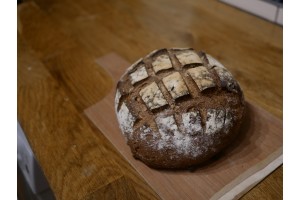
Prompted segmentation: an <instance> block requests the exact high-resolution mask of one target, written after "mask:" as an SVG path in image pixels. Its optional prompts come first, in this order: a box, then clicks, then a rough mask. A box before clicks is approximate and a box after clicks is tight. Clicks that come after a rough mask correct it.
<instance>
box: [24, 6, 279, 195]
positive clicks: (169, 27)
mask: <svg viewBox="0 0 300 200" xmlns="http://www.w3.org/2000/svg"><path fill="white" fill-rule="evenodd" d="M33 2H35V3H33ZM18 31H19V34H20V35H19V36H21V37H22V40H23V41H25V42H26V45H25V46H26V48H25V47H21V46H22V45H21V46H20V44H19V42H18V120H20V121H21V125H22V127H23V128H24V127H26V130H25V132H26V134H27V137H28V140H29V142H30V144H31V146H32V147H33V150H34V152H35V153H36V154H37V158H38V160H39V162H40V163H42V168H43V169H44V171H45V174H46V175H47V178H48V179H50V184H51V186H52V187H53V189H54V191H55V193H56V196H57V197H59V198H58V199H60V198H62V197H64V198H67V197H69V199H71V197H74V196H72V195H71V192H65V191H67V190H68V189H65V188H66V187H67V186H64V187H60V186H59V185H57V184H58V182H59V183H60V184H61V182H64V181H61V182H60V181H56V180H55V179H53V178H50V177H54V176H55V173H56V171H62V170H64V168H63V165H57V163H60V161H59V159H61V158H62V154H63V153H64V151H63V150H65V149H68V148H69V147H68V145H67V143H68V140H70V136H69V135H68V134H66V133H64V130H72V127H74V128H76V126H74V125H71V124H69V122H73V121H72V120H75V119H76V120H79V119H80V120H79V121H83V122H81V123H84V124H86V125H82V126H81V127H82V128H78V129H77V130H78V131H79V132H80V134H79V135H81V134H82V135H84V134H86V131H85V127H88V128H87V129H88V130H89V131H87V132H88V133H89V134H91V135H92V134H94V135H95V137H97V138H98V137H99V139H98V140H96V142H97V144H98V141H100V143H99V144H103V145H104V146H105V147H106V148H108V149H109V150H110V151H105V153H104V155H105V157H107V159H105V160H108V161H104V162H106V163H110V162H111V163H110V164H112V166H113V167H112V168H114V167H116V169H118V170H120V171H118V170H116V171H118V172H119V173H118V175H120V176H117V177H115V178H116V180H122V178H121V177H123V175H124V174H125V177H126V180H127V179H130V181H124V185H126V183H128V182H131V183H132V185H133V187H129V188H135V190H136V192H137V193H138V194H139V195H140V196H141V197H142V198H147V197H148V198H155V197H156V198H157V196H156V195H155V194H154V193H153V191H152V190H151V189H150V188H149V186H147V185H146V184H145V182H143V179H142V178H141V177H140V176H138V175H137V174H136V172H135V171H134V170H133V169H132V168H131V167H130V165H129V164H128V163H126V161H124V160H123V161H122V159H123V158H122V157H121V156H119V154H118V153H117V152H115V150H114V148H113V147H112V146H111V144H110V143H109V142H108V141H107V140H106V139H105V138H104V137H103V136H102V134H101V133H100V132H98V131H97V129H96V128H95V127H93V124H91V123H90V122H89V121H88V120H87V119H86V118H85V117H84V116H82V112H83V110H84V109H85V108H87V107H88V106H90V105H92V104H94V103H95V102H97V101H99V100H101V99H102V98H103V97H104V96H105V95H107V93H108V91H109V90H110V89H111V87H112V81H111V80H110V78H109V77H108V76H107V74H106V73H105V72H104V71H103V70H102V68H101V67H98V66H97V65H95V64H94V63H93V61H94V60H95V59H96V58H98V57H101V56H103V55H105V54H107V53H109V52H116V53H118V54H119V55H122V57H124V58H125V59H126V60H128V61H130V62H133V61H135V60H137V59H138V58H140V57H142V56H144V55H146V54H147V53H148V52H150V51H152V50H153V49H158V48H162V47H174V46H178V47H180V46H190V47H194V48H195V49H203V50H205V51H206V52H208V53H210V54H212V55H213V56H215V57H216V58H217V59H219V60H220V61H221V62H222V63H224V64H225V66H226V67H228V68H229V69H230V70H231V71H232V72H233V74H234V76H235V77H236V78H237V79H238V81H239V82H240V85H241V86H242V88H243V90H244V92H245V96H246V99H248V100H250V101H252V102H253V103H255V104H257V105H259V106H261V107H263V108H264V109H265V110H267V111H269V112H270V113H272V114H273V115H275V116H277V117H279V118H282V27H280V26H277V25H274V24H272V23H269V22H267V21H264V20H262V19H259V18H257V17H255V16H253V15H250V14H247V13H245V12H242V11H240V10H237V9H235V8H232V7H230V6H228V5H225V4H223V3H220V2H219V1H216V0H212V1H205V0H188V1H171V0H166V1H157V0H153V1H146V0H141V1H137V0H125V1H96V0H77V1H72V0H28V1H26V3H22V4H20V5H19V6H18ZM23 43H24V42H22V44H23ZM28 49H31V50H30V53H28ZM19 54H20V55H19ZM37 63H38V64H37ZM36 65H37V66H42V67H38V68H36V67H35V68H34V70H35V71H34V73H29V72H32V69H33V67H32V66H36ZM19 68H21V69H19ZM73 68H74V69H73ZM30 70H31V71H30ZM53 82H55V84H53ZM57 91H59V92H58V93H57ZM56 94H57V95H58V97H55V95H56ZM56 98H57V99H58V100H57V99H56ZM53 99H55V101H54V100H53ZM65 99H66V100H68V101H67V102H68V103H69V104H71V106H72V107H73V108H72V109H75V111H74V110H73V111H72V112H70V114H71V113H72V115H75V117H74V116H71V118H72V119H70V121H67V120H62V121H61V123H58V125H57V126H56V124H55V123H54V122H51V121H52V118H53V116H56V115H59V116H64V117H67V118H68V117H69V115H70V114H64V115H63V114H61V112H62V111H61V110H62V109H60V108H64V107H61V104H60V103H57V102H60V101H62V100H64V101H65ZM48 101H50V102H56V103H53V104H49V102H48ZM64 101H63V102H64ZM46 104H49V106H46ZM42 105H43V106H42ZM50 105H51V106H50ZM68 109H69V108H68ZM52 110H54V111H55V112H54V111H52ZM35 111H38V112H39V113H38V114H37V113H36V112H35ZM50 111H51V112H50ZM48 112H49V113H48ZM56 112H58V113H57V114H56ZM51 113H52V114H51ZM36 115H41V116H42V117H41V120H40V118H39V117H37V116H36ZM73 118H74V119H73ZM33 119H34V120H33ZM48 121H50V122H48ZM44 124H51V126H50V125H47V126H45V125H44ZM67 127H68V128H67ZM83 127H84V128H83ZM60 128H62V130H57V129H60ZM41 133H43V134H44V135H46V136H45V137H44V136H42V134H41ZM62 133H64V134H62ZM51 134H54V135H55V136H52V135H51ZM57 135H59V136H60V138H61V140H62V141H63V142H61V141H58V142H57V137H56V136H57ZM44 138H45V139H47V140H45V139H44ZM81 139H82V140H83V139H84V136H82V137H81ZM81 139H80V140H81ZM45 141H47V142H46V145H45V146H44V142H45ZM48 143H49V144H48ZM56 143H57V144H56ZM61 145H62V146H61ZM46 147H47V148H46ZM56 148H57V149H56ZM45 149H46V150H45ZM51 151H53V152H55V153H58V156H57V157H56V156H54V155H53V154H54V153H53V154H51V153H50V156H48V154H49V152H51ZM111 152H115V153H111ZM112 155H116V156H112ZM52 159H54V160H53V161H52ZM71 160H72V159H71ZM110 160H114V161H110ZM64 162H66V161H64ZM68 162H69V161H68ZM54 166H55V167H54ZM53 167H54V168H53ZM66 173H67V174H68V173H70V175H71V176H74V175H75V174H76V173H73V172H66ZM127 174H129V175H127ZM67 177H68V178H66V180H71V179H75V177H72V178H71V177H69V175H68V176H67ZM96 177H98V178H99V179H109V177H107V174H101V175H96ZM69 178H70V179H69ZM113 181H114V180H113ZM120 182H122V181H118V183H116V185H120V184H119V183H120ZM139 183H141V185H140V184H139ZM108 184H109V183H108ZM96 185H97V184H96ZM70 187H73V189H74V188H76V187H75V186H74V185H70V186H68V187H67V188H69V190H73V189H71V188H70ZM91 187H99V188H102V184H100V185H98V186H95V185H93V186H91ZM103 187H104V186H103ZM124 187H125V186H124ZM87 188H88V187H86V188H83V190H86V191H87V190H88V189H87ZM99 188H96V189H95V188H94V189H91V188H90V189H91V190H93V191H97V190H99V191H101V193H102V192H104V191H109V190H100V189H99ZM110 188H119V186H112V187H110ZM113 190H119V189H113ZM62 191H64V192H62ZM89 191H90V190H89ZM151 191H152V192H151ZM62 193H64V194H65V193H66V194H68V195H70V196H68V195H66V196H64V195H62ZM82 194H83V193H82ZM132 194H134V192H133V193H132ZM141 194H142V195H141ZM83 196H84V195H83ZM260 197H261V198H263V199H281V198H282V167H281V168H279V169H277V170H276V171H275V172H274V173H273V174H272V175H270V176H269V177H267V178H266V179H265V180H264V181H262V183H261V184H259V185H258V186H256V187H255V188H254V189H252V190H251V191H250V192H249V193H248V194H247V195H246V196H244V197H243V198H244V199H257V198H260Z"/></svg>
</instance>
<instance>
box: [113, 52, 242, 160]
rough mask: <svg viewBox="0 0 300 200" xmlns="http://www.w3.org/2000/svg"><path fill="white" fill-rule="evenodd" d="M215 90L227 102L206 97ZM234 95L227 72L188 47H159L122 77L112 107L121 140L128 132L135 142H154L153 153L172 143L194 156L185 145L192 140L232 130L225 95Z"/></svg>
mask: <svg viewBox="0 0 300 200" xmlns="http://www.w3.org/2000/svg"><path fill="white" fill-rule="evenodd" d="M218 92H219V93H222V94H223V93H226V94H229V95H228V99H224V98H227V97H223V96H224V95H223V96H222V97H218V96H217V95H216V96H217V97H216V100H214V98H212V99H210V96H213V95H214V94H217V93H218ZM240 92H241V91H240V88H239V85H238V83H237V82H236V81H235V79H234V78H233V76H232V75H231V73H230V72H228V70H227V69H226V68H225V67H224V66H223V65H222V64H220V63H219V62H218V61H217V60H216V59H214V58H213V57H211V56H210V55H207V54H205V53H203V52H200V53H197V52H195V51H194V50H193V49H176V48H174V49H161V50H156V51H154V52H152V53H150V54H149V55H148V56H146V57H145V58H143V59H140V60H139V61H138V62H136V63H135V64H133V65H132V66H131V67H130V68H129V70H128V71H127V72H126V73H125V74H124V75H123V76H122V78H121V80H120V81H119V83H118V86H117V92H116V98H115V107H116V112H117V116H118V120H119V124H120V127H121V129H122V132H123V133H124V134H125V135H126V136H127V138H129V139H130V138H131V137H133V134H134V133H136V134H139V138H140V139H145V140H146V138H149V137H150V136H151V138H153V137H155V138H156V139H157V138H159V139H158V142H156V144H155V145H156V147H155V148H157V149H160V148H163V147H164V146H168V145H170V144H172V145H173V146H172V148H173V147H174V148H178V149H179V150H178V151H180V152H181V153H188V154H195V156H196V155H197V152H191V151H192V150H191V148H192V147H189V145H190V144H192V140H193V137H194V136H197V135H201V134H206V135H208V136H210V135H214V134H217V133H218V132H220V131H221V130H222V131H223V132H224V133H225V134H226V133H227V132H228V131H229V130H230V128H231V127H232V126H233V120H234V117H233V116H234V115H233V112H234V106H235V104H238V103H237V102H236V99H237V98H236V96H234V95H230V93H231V94H236V95H237V93H240ZM218 98H219V99H218ZM222 98H223V99H222ZM226 102H228V105H226ZM229 105H230V106H229ZM176 145H177V146H176ZM193 148H194V147H193ZM180 149H181V150H180ZM182 149H186V150H182ZM199 151H200V150H199Z"/></svg>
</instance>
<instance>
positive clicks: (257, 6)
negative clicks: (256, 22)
mask: <svg viewBox="0 0 300 200" xmlns="http://www.w3.org/2000/svg"><path fill="white" fill-rule="evenodd" d="M221 1H222V2H224V3H227V4H229V5H232V6H234V7H237V8H240V9H242V10H245V11H247V12H250V13H252V14H254V15H257V16H259V17H262V18H264V19H266V20H269V21H271V22H274V23H278V24H280V25H282V16H283V14H282V4H280V3H278V2H277V1H275V2H273V1H262V0H221Z"/></svg>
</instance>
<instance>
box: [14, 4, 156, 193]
mask: <svg viewBox="0 0 300 200" xmlns="http://www.w3.org/2000/svg"><path fill="white" fill-rule="evenodd" d="M26 6H28V7H29V8H30V7H31V8H30V9H34V10H35V9H36V8H35V7H34V6H33V5H32V6H31V4H28V5H26ZM29 8H28V9H29ZM82 55H83V56H81V58H84V54H82ZM78 56H80V55H78ZM60 66H63V65H62V64H61V65H60ZM78 78H80V77H78ZM73 84H74V83H73ZM71 98H72V96H69V95H68V94H67V93H66V92H65V86H64V85H62V86H61V85H60V81H59V80H56V79H55V77H54V76H52V75H51V73H50V72H49V71H48V70H47V68H46V67H45V65H44V64H43V63H42V62H41V60H39V59H38V58H37V54H36V52H35V51H33V50H32V49H31V48H30V47H29V46H28V44H27V43H26V42H25V41H24V39H23V38H22V36H20V35H18V121H19V122H20V124H21V126H22V128H23V130H24V132H25V133H26V136H27V138H28V141H29V143H30V145H31V147H32V149H33V152H34V154H35V156H36V158H37V160H38V161H39V163H40V165H41V167H42V168H43V171H44V173H45V175H46V177H47V179H48V181H49V183H50V186H51V188H52V190H53V191H54V194H55V196H56V198H57V199H82V198H89V195H92V194H93V193H94V192H95V191H98V195H100V194H102V193H101V192H104V193H105V192H106V190H100V188H102V187H107V185H109V184H110V185H114V182H115V181H117V183H118V184H117V185H120V183H122V182H124V183H123V187H125V188H127V189H132V190H134V191H128V194H136V193H138V194H139V196H141V197H143V198H144V199H152V198H153V199H155V198H158V197H157V195H156V194H155V193H154V192H153V190H152V189H151V188H149V186H147V184H146V183H145V181H143V179H142V178H141V177H139V175H138V174H137V173H136V172H135V171H134V169H133V168H132V167H130V165H129V164H128V163H127V162H126V161H125V160H124V159H123V158H122V157H121V156H120V155H119V154H118V153H117V152H116V151H115V149H114V148H113V147H112V145H111V144H110V143H109V142H108V141H107V140H106V139H105V137H103V135H102V134H101V133H100V132H98V131H97V129H95V127H92V125H91V124H89V122H88V121H87V120H86V119H85V117H84V116H83V115H81V113H80V112H79V111H78V109H76V107H75V106H76V103H73V102H72V100H71ZM73 100H74V102H76V99H73ZM122 177H126V180H127V179H128V180H130V181H131V182H132V183H133V186H134V187H128V185H127V184H128V183H129V181H127V182H125V181H123V180H124V179H120V178H122ZM102 195H106V194H102ZM131 198H132V199H136V198H137V197H136V195H134V196H131Z"/></svg>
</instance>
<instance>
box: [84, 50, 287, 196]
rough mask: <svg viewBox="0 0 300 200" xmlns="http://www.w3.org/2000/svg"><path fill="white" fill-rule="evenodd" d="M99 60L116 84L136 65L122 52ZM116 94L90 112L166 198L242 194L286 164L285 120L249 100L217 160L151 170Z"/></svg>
mask: <svg viewBox="0 0 300 200" xmlns="http://www.w3.org/2000/svg"><path fill="white" fill-rule="evenodd" d="M97 62H98V63H100V64H101V65H102V66H103V67H105V68H106V70H108V71H109V72H110V74H112V76H113V79H114V80H115V85H116V84H117V80H118V79H119V77H120V76H121V74H122V73H123V72H124V71H125V70H126V68H127V67H128V66H129V65H130V64H129V63H128V62H127V64H126V62H125V61H124V59H122V58H120V57H118V56H117V55H116V54H110V55H108V56H104V57H103V58H99V59H98V60H97ZM120 63H121V64H120ZM114 93H115V92H114V90H113V91H112V92H111V93H110V94H109V95H108V96H107V97H105V98H104V99H103V100H101V101H99V102H98V103H97V104H95V105H93V106H91V107H90V108H88V109H86V110H85V113H86V115H87V116H88V117H89V119H90V120H91V121H92V122H93V123H94V124H95V125H96V126H97V127H98V128H99V129H100V130H101V131H102V133H103V134H104V135H105V136H106V137H107V138H108V139H109V140H110V141H111V142H112V143H113V144H114V145H115V147H116V148H117V149H118V151H119V152H120V153H121V154H122V155H123V156H124V157H125V158H126V159H127V160H128V162H129V163H131V165H132V166H133V167H134V168H135V169H136V170H137V171H138V172H139V173H140V174H141V175H142V176H143V177H144V178H145V180H146V181H147V182H148V183H149V184H150V185H151V186H152V187H153V188H154V189H155V191H156V192H157V193H158V194H159V195H160V197H161V198H163V199H175V198H179V199H211V198H212V199H219V198H224V199H228V197H226V196H229V198H230V199H233V198H234V199H236V198H239V197H241V196H242V195H243V194H244V193H245V192H247V191H248V190H250V188H252V187H253V186H254V185H256V184H257V183H258V182H259V181H261V180H262V179H263V178H264V177H266V176H267V175H268V174H269V173H271V172H272V171H273V170H274V169H276V168H277V167H278V166H280V165H281V164H282V137H283V135H282V121H281V120H279V119H278V118H276V117H274V116H272V115H271V114H269V113H268V112H266V111H264V110H262V109H261V108H259V107H256V106H254V105H252V104H249V103H248V104H247V114H248V116H247V117H246V119H245V123H244V125H243V126H242V130H241V133H240V136H239V137H238V138H236V140H235V142H234V143H233V144H232V145H231V147H230V148H229V149H227V150H226V151H225V152H223V153H222V155H219V156H218V158H217V159H216V160H213V161H212V162H211V163H209V164H207V165H205V166H202V167H200V168H198V169H196V170H195V171H193V172H189V171H168V170H167V171H164V170H154V169H151V168H149V167H148V166H146V165H145V164H143V163H142V162H140V161H138V160H135V159H134V158H133V156H132V154H131V151H130V148H129V146H128V145H127V144H126V141H125V138H124V136H123V135H122V134H121V132H120V130H119V127H118V122H117V120H116V116H115V112H114V100H113V99H114ZM101 112H105V113H107V115H105V116H103V115H101ZM225 197H226V198H225Z"/></svg>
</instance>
